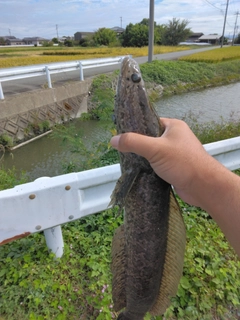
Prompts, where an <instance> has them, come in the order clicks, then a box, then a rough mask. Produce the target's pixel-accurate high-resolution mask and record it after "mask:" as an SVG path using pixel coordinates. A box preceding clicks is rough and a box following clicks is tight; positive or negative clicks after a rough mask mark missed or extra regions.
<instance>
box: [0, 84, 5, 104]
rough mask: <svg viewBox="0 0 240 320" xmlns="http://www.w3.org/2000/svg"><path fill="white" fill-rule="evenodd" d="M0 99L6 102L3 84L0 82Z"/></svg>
mask: <svg viewBox="0 0 240 320" xmlns="http://www.w3.org/2000/svg"><path fill="white" fill-rule="evenodd" d="M0 99H1V100H4V95H3V90H2V84H1V82H0Z"/></svg>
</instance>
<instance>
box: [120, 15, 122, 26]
mask: <svg viewBox="0 0 240 320" xmlns="http://www.w3.org/2000/svg"><path fill="white" fill-rule="evenodd" d="M120 22H121V23H120V24H121V28H122V17H120Z"/></svg>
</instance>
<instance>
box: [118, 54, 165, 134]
mask: <svg viewBox="0 0 240 320" xmlns="http://www.w3.org/2000/svg"><path fill="white" fill-rule="evenodd" d="M114 113H115V119H116V126H117V132H118V134H119V133H124V132H136V133H140V134H144V135H148V136H153V137H157V136H160V135H161V134H162V128H161V124H160V121H159V117H158V115H157V113H156V111H155V110H154V108H153V107H152V105H151V104H150V103H149V99H148V95H147V91H146V88H145V85H144V81H143V78H142V74H141V71H140V67H139V65H138V63H137V62H136V61H135V60H134V59H132V58H130V57H125V58H124V59H123V61H122V65H121V69H120V75H119V79H118V85H117V93H116V100H115V110H114Z"/></svg>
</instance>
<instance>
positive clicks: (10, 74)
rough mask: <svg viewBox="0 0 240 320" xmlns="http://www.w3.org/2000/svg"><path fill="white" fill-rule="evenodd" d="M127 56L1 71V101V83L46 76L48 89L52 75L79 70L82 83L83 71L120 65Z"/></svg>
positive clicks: (1, 94)
mask: <svg viewBox="0 0 240 320" xmlns="http://www.w3.org/2000/svg"><path fill="white" fill-rule="evenodd" d="M124 57H125V56H119V57H114V58H101V59H88V60H81V61H67V62H58V63H50V64H48V65H39V66H26V67H14V68H9V69H2V70H0V99H2V100H3V99H4V94H3V89H2V85H1V82H4V81H11V80H18V79H25V78H31V77H38V76H44V75H45V76H46V78H47V82H48V88H52V81H51V74H56V73H61V72H69V71H75V70H79V79H80V81H83V80H84V75H83V70H84V69H89V68H97V67H104V66H110V65H114V64H120V63H121V61H122V59H123V58H124Z"/></svg>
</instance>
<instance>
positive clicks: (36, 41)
mask: <svg viewBox="0 0 240 320" xmlns="http://www.w3.org/2000/svg"><path fill="white" fill-rule="evenodd" d="M45 41H48V40H47V39H44V38H41V37H27V38H23V42H24V44H27V45H36V46H39V45H42V44H43V42H45Z"/></svg>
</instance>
